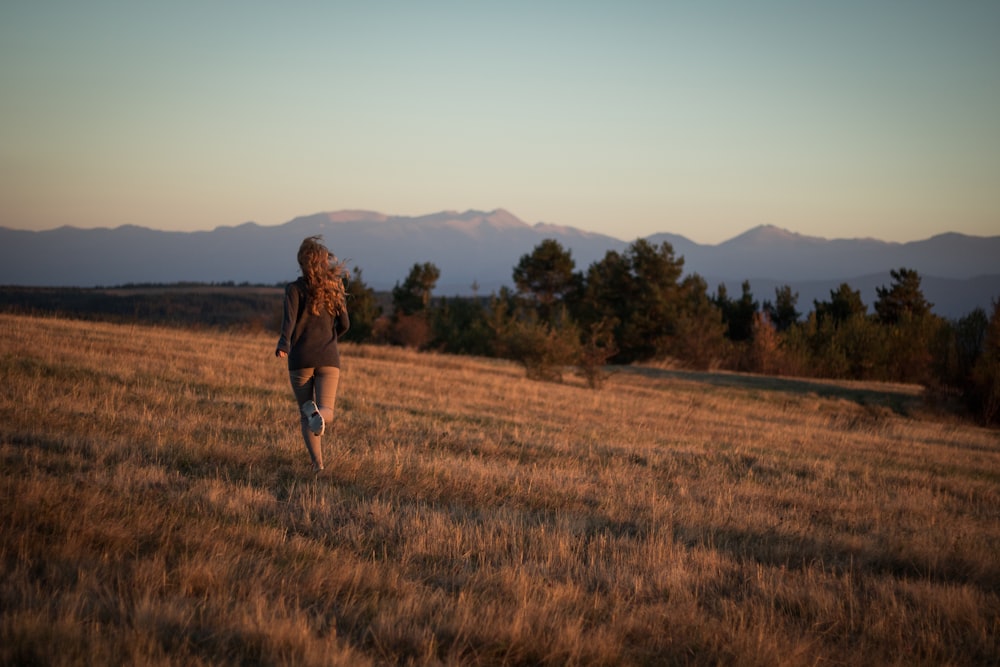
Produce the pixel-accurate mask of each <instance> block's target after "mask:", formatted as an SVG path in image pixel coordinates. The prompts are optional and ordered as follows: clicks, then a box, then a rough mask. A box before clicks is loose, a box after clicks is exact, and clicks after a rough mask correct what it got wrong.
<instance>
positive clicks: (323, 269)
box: [298, 236, 351, 315]
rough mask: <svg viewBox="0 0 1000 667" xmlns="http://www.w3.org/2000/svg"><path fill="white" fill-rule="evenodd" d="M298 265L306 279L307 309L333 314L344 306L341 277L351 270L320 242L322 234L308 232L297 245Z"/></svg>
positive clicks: (345, 305) (314, 312)
mask: <svg viewBox="0 0 1000 667" xmlns="http://www.w3.org/2000/svg"><path fill="white" fill-rule="evenodd" d="M298 259H299V268H301V269H302V277H303V278H304V279H305V283H306V305H307V307H308V308H309V312H310V313H312V314H313V315H319V314H320V313H322V312H327V313H329V314H331V315H337V314H338V313H342V312H344V311H346V310H347V292H346V290H345V288H344V281H345V280H348V279H349V278H350V277H351V274H350V273H349V272H348V271H347V269H346V268H345V267H344V264H343V263H342V262H340V261H338V260H337V258H336V257H335V256H334V254H333V253H332V252H330V251H329V250H327V249H326V246H325V245H323V237H322V236H310V237H308V238H306V239H305V240H304V241H302V245H300V246H299V255H298Z"/></svg>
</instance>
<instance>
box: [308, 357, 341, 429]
mask: <svg viewBox="0 0 1000 667" xmlns="http://www.w3.org/2000/svg"><path fill="white" fill-rule="evenodd" d="M315 371H316V373H315V390H314V394H315V396H316V398H315V400H316V405H317V406H319V413H320V414H321V415H323V420H324V421H325V422H326V423H327V425H328V426H332V425H333V413H334V410H333V408H334V405H335V404H336V402H337V387H338V385H339V384H340V369H339V368H334V367H333V366H320V367H319V368H317V369H315Z"/></svg>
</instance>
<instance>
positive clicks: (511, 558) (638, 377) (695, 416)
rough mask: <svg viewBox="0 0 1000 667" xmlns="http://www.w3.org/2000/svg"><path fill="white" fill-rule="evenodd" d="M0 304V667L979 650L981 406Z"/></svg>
mask: <svg viewBox="0 0 1000 667" xmlns="http://www.w3.org/2000/svg"><path fill="white" fill-rule="evenodd" d="M275 338H276V337H274V336H269V335H256V334H227V333H218V332H212V331H199V332H188V331H183V330H176V329H167V328H151V327H139V326H135V327H132V326H128V325H109V324H101V323H82V322H74V321H69V320H59V319H47V318H29V317H20V316H9V315H3V316H0V369H2V371H0V372H2V390H0V391H2V393H0V397H2V398H0V420H2V421H0V470H2V473H0V485H2V494H3V503H2V506H0V556H2V562H3V574H2V578H0V664H4V665H22V664H24V665H27V664H46V665H98V664H129V665H132V664H136V665H138V664H143V665H215V664H221V665H253V664H264V665H366V664H369V665H383V664H412V665H438V664H442V665H460V664H461V665H464V664H469V665H489V664H506V665H717V664H723V665H726V664H731V665H769V666H770V665H882V664H889V665H895V664H898V665H920V664H924V665H977V664H981V665H990V664H992V665H995V664H997V663H998V661H1000V557H998V554H1000V433H998V432H996V431H988V430H984V429H980V428H976V427H974V426H972V425H970V424H967V423H963V422H961V421H959V420H957V419H953V418H947V417H942V416H935V415H931V414H927V413H925V411H924V409H923V408H922V406H921V400H920V397H919V395H918V394H919V392H918V391H916V390H915V389H914V388H912V387H899V386H878V385H850V384H833V383H822V382H818V381H795V380H780V379H772V378H752V377H744V376H737V375H731V374H728V375H726V374H722V375H713V374H688V373H682V372H677V371H670V370H664V369H654V368H628V369H622V370H620V371H619V372H617V373H615V374H613V375H612V376H611V378H610V379H609V381H608V383H607V385H606V386H605V388H604V389H602V390H600V391H593V390H590V389H587V388H586V387H585V386H584V384H583V382H582V381H577V380H576V379H571V380H569V381H568V382H566V383H565V384H551V383H538V382H532V381H529V380H527V379H525V378H524V372H523V370H522V369H521V368H519V367H518V366H516V365H513V364H510V363H507V362H502V361H496V360H486V359H475V358H465V357H448V356H443V355H436V354H426V353H424V354H418V353H414V352H410V351H405V350H401V349H392V348H379V347H363V346H353V345H345V346H344V349H343V355H344V367H343V371H342V376H341V393H340V397H339V404H338V419H337V422H336V424H335V427H334V428H333V433H332V436H330V437H327V438H326V449H325V458H326V464H327V470H326V471H325V473H323V474H322V475H321V476H318V477H317V476H314V475H313V474H312V473H311V471H310V467H309V462H308V456H307V455H306V452H305V449H304V447H303V445H302V443H301V441H300V436H299V434H298V431H297V414H296V411H295V406H294V403H293V400H292V395H291V390H290V389H289V387H288V381H287V374H286V370H285V367H284V364H283V363H282V362H281V361H279V360H277V359H275V358H274V357H273V348H274V343H275Z"/></svg>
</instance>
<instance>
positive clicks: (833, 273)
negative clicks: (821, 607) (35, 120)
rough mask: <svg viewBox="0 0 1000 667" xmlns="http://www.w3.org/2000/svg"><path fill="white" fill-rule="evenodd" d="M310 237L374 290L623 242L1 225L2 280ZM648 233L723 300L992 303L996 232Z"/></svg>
mask: <svg viewBox="0 0 1000 667" xmlns="http://www.w3.org/2000/svg"><path fill="white" fill-rule="evenodd" d="M313 234H321V235H322V236H323V238H324V240H325V242H326V244H327V246H328V247H329V248H330V249H331V250H332V251H333V252H335V253H336V254H338V255H339V256H340V257H341V258H342V259H343V260H345V261H346V262H347V264H348V266H349V267H350V268H353V267H355V266H357V267H360V268H361V269H362V278H363V280H364V281H365V283H366V284H368V285H369V286H371V287H373V288H375V289H377V290H387V289H391V288H392V286H393V285H395V284H396V283H397V282H402V281H403V280H404V279H405V277H406V275H407V273H408V272H409V269H410V267H411V266H412V265H413V264H415V263H422V262H432V263H434V264H435V265H436V266H437V267H438V268H439V269H440V270H441V277H440V280H439V281H438V284H437V288H436V290H435V293H436V294H437V295H439V296H452V295H466V294H472V293H473V292H474V291H477V292H478V293H479V294H490V293H492V292H495V291H497V290H499V289H500V287H501V286H503V285H507V286H511V285H512V284H513V281H512V278H511V274H512V271H513V267H514V266H515V265H516V264H517V262H518V261H519V259H520V258H521V256H522V255H524V254H526V253H529V252H531V251H532V249H533V248H534V247H535V246H537V245H538V244H539V243H541V241H543V240H544V239H547V238H552V239H555V240H557V241H558V242H559V243H560V244H561V245H562V246H563V247H564V248H566V249H568V250H569V251H570V252H571V253H572V256H573V259H574V260H575V262H576V268H577V270H580V271H584V270H586V268H587V267H589V266H590V265H591V264H592V263H593V262H595V261H598V260H600V259H601V258H603V257H604V255H605V253H607V252H608V251H612V250H613V251H618V252H622V251H624V250H626V249H627V248H628V245H629V243H630V241H623V240H621V239H617V238H614V237H612V236H607V235H603V234H597V233H592V232H585V231H581V230H579V229H575V228H573V227H563V226H557V225H551V224H544V223H538V224H534V225H530V224H527V223H525V222H523V221H522V220H520V219H518V218H517V217H516V216H514V215H513V214H511V213H509V212H508V211H505V210H503V209H498V210H495V211H490V212H483V211H466V212H464V213H459V212H455V211H444V212H440V213H434V214H431V215H424V216H418V217H405V216H388V215H384V214H381V213H376V212H371V211H337V212H333V213H318V214H315V215H308V216H303V217H298V218H295V219H293V220H291V221H289V222H286V223H284V224H280V225H267V226H266V225H259V224H256V223H253V222H248V223H245V224H242V225H239V226H235V227H218V228H216V229H214V230H212V231H199V232H170V231H159V230H153V229H148V228H145V227H138V226H133V225H125V226H122V227H117V228H114V229H108V228H100V229H80V228H76V227H70V226H66V227H60V228H58V229H52V230H47V231H25V230H16V229H10V228H5V227H0V284H6V285H31V286H77V287H94V286H115V285H122V284H127V283H174V282H188V281H190V282H215V283H222V282H229V281H232V282H236V283H243V282H249V283H255V284H276V283H280V282H283V281H287V280H291V279H294V278H295V276H296V275H297V273H298V267H297V265H296V262H295V253H296V250H297V248H298V245H299V243H300V242H301V240H302V239H303V238H305V237H306V236H311V235H313ZM646 238H647V240H649V241H650V242H651V243H654V244H659V243H661V242H663V241H667V242H669V243H670V244H671V246H672V247H673V249H674V254H675V255H676V256H678V257H683V258H684V269H685V273H698V274H699V275H701V276H702V277H703V278H705V279H706V281H707V282H708V285H709V291H710V292H714V291H715V289H717V287H718V285H719V284H720V283H724V284H725V285H726V287H727V289H728V292H729V294H730V296H731V297H738V296H739V294H740V290H741V288H740V285H741V283H742V282H743V281H744V280H748V281H750V285H751V290H752V292H753V294H754V296H755V298H756V299H757V300H758V301H764V300H773V299H774V290H775V288H776V287H779V286H782V285H789V286H791V287H792V289H793V291H795V292H798V294H799V301H798V304H799V310H800V311H802V312H808V311H809V310H812V308H813V301H814V300H828V299H829V297H830V291H831V290H833V289H836V288H837V287H838V286H839V285H840V284H841V283H845V282H846V283H848V284H849V285H851V287H852V288H854V289H856V290H860V291H861V295H862V299H863V300H864V301H865V303H867V304H869V305H871V304H872V303H873V302H874V301H875V299H876V293H875V289H876V288H877V287H880V286H888V285H889V284H891V277H890V275H889V271H890V270H891V269H898V268H900V267H906V268H910V269H915V270H916V271H918V272H919V274H920V275H921V278H922V283H921V284H922V287H923V290H924V295H925V296H926V297H927V299H928V301H930V302H932V303H933V304H935V306H934V311H935V312H937V313H938V314H940V315H943V316H946V317H960V316H962V315H965V314H967V313H968V312H970V311H971V310H972V309H973V308H975V307H977V306H979V307H983V308H984V309H987V310H988V309H989V307H990V305H991V303H992V300H994V299H1000V236H989V237H975V236H966V235H962V234H956V233H948V234H942V235H939V236H934V237H932V238H929V239H926V240H923V241H914V242H910V243H892V242H887V241H879V240H876V239H871V238H865V239H833V240H830V239H823V238H817V237H811V236H803V235H800V234H796V233H793V232H789V231H787V230H783V229H780V228H777V227H773V226H766V225H765V226H760V227H755V228H753V229H751V230H749V231H747V232H745V233H743V234H741V235H739V236H736V237H734V238H732V239H729V240H728V241H725V242H723V243H719V244H715V245H704V244H699V243H695V242H693V241H691V240H689V239H687V238H685V237H683V236H678V235H675V234H666V233H664V234H654V235H652V236H649V237H646ZM474 286H475V288H474Z"/></svg>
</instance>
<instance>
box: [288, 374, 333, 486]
mask: <svg viewBox="0 0 1000 667" xmlns="http://www.w3.org/2000/svg"><path fill="white" fill-rule="evenodd" d="M316 370H317V369H314V368H300V369H298V370H294V371H288V378H289V379H290V380H291V383H292V392H294V394H295V401H296V402H297V403H298V404H299V424H300V426H301V428H302V440H303V441H304V442H305V444H306V451H308V452H309V458H310V459H311V460H312V464H313V467H314V468H316V469H317V470H322V468H323V448H322V446H321V440H320V437H319V436H318V435H313V432H312V430H311V429H310V428H309V416H308V415H304V414H302V405H303V404H304V403H305V402H306V401H312V400H315V401H316V402H317V403H319V400H318V396H315V390H316V384H317V382H316ZM319 370H322V369H319ZM331 417H332V415H331Z"/></svg>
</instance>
